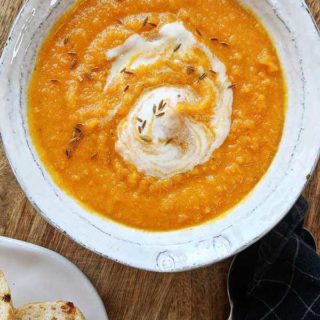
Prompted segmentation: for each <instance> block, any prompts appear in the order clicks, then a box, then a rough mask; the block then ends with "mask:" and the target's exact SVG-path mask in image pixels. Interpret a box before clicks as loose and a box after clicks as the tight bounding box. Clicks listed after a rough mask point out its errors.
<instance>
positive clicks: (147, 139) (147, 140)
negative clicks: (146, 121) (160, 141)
mask: <svg viewBox="0 0 320 320" xmlns="http://www.w3.org/2000/svg"><path fill="white" fill-rule="evenodd" d="M140 138H141V140H143V141H145V142H148V143H149V142H151V141H152V140H151V139H149V138H146V137H143V136H141V137H140Z"/></svg>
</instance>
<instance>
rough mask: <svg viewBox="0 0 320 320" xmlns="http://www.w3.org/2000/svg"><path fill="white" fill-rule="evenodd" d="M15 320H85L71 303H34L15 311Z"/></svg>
mask: <svg viewBox="0 0 320 320" xmlns="http://www.w3.org/2000/svg"><path fill="white" fill-rule="evenodd" d="M15 316H16V320H33V319H37V320H52V319H54V320H85V318H84V316H83V315H82V313H81V311H80V310H79V309H78V308H76V307H75V306H74V304H73V303H72V302H66V301H56V302H45V303H34V304H28V305H26V306H23V307H21V308H19V309H16V311H15Z"/></svg>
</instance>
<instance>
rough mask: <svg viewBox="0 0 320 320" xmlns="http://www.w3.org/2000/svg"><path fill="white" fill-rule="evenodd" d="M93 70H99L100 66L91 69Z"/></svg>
mask: <svg viewBox="0 0 320 320" xmlns="http://www.w3.org/2000/svg"><path fill="white" fill-rule="evenodd" d="M91 71H92V72H97V71H99V67H94V68H92V69H91Z"/></svg>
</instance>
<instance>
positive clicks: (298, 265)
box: [228, 198, 320, 320]
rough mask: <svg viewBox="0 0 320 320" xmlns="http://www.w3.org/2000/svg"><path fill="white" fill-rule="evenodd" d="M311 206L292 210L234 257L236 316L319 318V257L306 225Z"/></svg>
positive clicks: (249, 319) (242, 319)
mask: <svg viewBox="0 0 320 320" xmlns="http://www.w3.org/2000/svg"><path fill="white" fill-rule="evenodd" d="M307 210H308V204H307V202H306V201H305V200H304V199H303V198H300V199H299V200H298V202H297V203H296V204H295V206H294V207H293V208H292V210H291V211H290V212H289V214H288V215H287V216H286V217H285V218H284V219H283V220H282V221H281V222H280V223H279V224H278V225H277V227H276V228H274V229H273V230H272V231H271V232H270V233H269V234H268V235H266V236H265V237H264V238H263V239H262V240H260V241H259V242H258V243H256V244H254V245H253V246H251V247H250V248H248V249H247V250H246V251H244V252H242V253H240V254H239V255H238V256H237V257H236V258H235V260H234V262H233V264H232V266H231V269H230V277H229V284H228V285H229V293H230V298H231V300H232V302H233V312H232V320H313V319H320V258H319V256H318V255H317V253H316V244H315V242H314V239H313V237H312V236H311V234H310V233H309V232H308V231H307V230H305V229H304V228H303V221H304V217H305V214H306V212H307Z"/></svg>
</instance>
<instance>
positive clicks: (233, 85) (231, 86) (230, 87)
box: [228, 83, 236, 89]
mask: <svg viewBox="0 0 320 320" xmlns="http://www.w3.org/2000/svg"><path fill="white" fill-rule="evenodd" d="M235 86H236V84H235V83H232V84H230V86H229V87H228V89H233V88H235Z"/></svg>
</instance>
